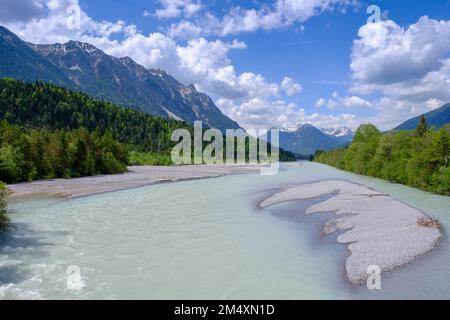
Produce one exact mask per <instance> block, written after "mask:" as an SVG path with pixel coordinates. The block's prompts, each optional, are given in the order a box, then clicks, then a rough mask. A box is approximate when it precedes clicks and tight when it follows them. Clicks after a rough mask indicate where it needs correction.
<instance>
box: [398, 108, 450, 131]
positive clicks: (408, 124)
mask: <svg viewBox="0 0 450 320" xmlns="http://www.w3.org/2000/svg"><path fill="white" fill-rule="evenodd" d="M423 116H424V117H425V119H426V120H427V123H428V126H430V127H435V128H437V129H439V128H442V127H443V126H444V125H446V124H447V123H450V103H447V104H445V105H443V106H442V107H440V108H438V109H435V110H433V111H430V112H427V113H425V114H424V115H423ZM419 121H420V116H418V117H415V118H412V119H409V120H408V121H405V122H403V123H402V124H401V125H399V126H398V127H396V128H395V129H394V130H414V129H415V128H417V125H418V124H419Z"/></svg>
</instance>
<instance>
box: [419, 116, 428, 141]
mask: <svg viewBox="0 0 450 320" xmlns="http://www.w3.org/2000/svg"><path fill="white" fill-rule="evenodd" d="M427 132H428V123H427V119H425V116H424V115H421V116H420V120H419V125H418V126H417V129H416V134H417V135H418V136H419V137H424V136H425V135H426V134H427Z"/></svg>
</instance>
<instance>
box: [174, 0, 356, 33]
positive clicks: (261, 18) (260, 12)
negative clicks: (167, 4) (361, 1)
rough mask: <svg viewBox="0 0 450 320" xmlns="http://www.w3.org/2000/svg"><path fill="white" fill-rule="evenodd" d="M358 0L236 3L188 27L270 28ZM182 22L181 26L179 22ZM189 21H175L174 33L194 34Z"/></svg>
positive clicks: (218, 30)
mask: <svg viewBox="0 0 450 320" xmlns="http://www.w3.org/2000/svg"><path fill="white" fill-rule="evenodd" d="M357 2H358V1H357V0H304V1H298V0H276V1H273V3H271V4H270V5H267V4H266V5H262V6H261V7H260V8H257V9H243V8H241V7H233V8H232V9H230V10H229V11H228V12H227V13H226V14H225V15H224V16H223V17H217V16H215V15H213V14H212V13H210V12H207V13H205V14H204V15H203V16H202V17H201V19H197V20H196V21H195V22H189V24H190V25H189V29H191V30H192V29H193V26H195V27H196V30H197V28H198V29H200V30H201V34H202V35H218V36H227V35H235V34H238V33H241V32H254V31H257V30H259V29H263V30H271V29H276V28H280V27H285V26H289V25H292V24H293V23H295V22H300V23H303V22H305V21H306V20H308V19H309V18H311V17H313V16H315V15H318V14H320V13H322V12H324V11H327V10H328V11H330V10H334V9H336V8H345V7H347V6H350V5H355V4H356V3H357ZM180 25H182V26H180ZM187 26H188V24H187V21H184V20H183V21H181V22H179V23H175V24H173V25H172V26H171V28H170V33H171V34H172V36H174V37H180V38H184V37H186V36H191V35H190V34H189V33H186V27H187Z"/></svg>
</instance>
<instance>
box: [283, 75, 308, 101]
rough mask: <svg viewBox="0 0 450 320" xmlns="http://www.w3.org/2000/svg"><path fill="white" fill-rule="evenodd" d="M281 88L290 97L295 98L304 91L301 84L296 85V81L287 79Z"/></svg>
mask: <svg viewBox="0 0 450 320" xmlns="http://www.w3.org/2000/svg"><path fill="white" fill-rule="evenodd" d="M281 87H282V88H283V90H284V91H285V92H286V94H287V95H288V96H290V97H293V96H295V95H297V94H299V93H301V92H302V91H303V87H302V86H301V84H299V83H296V82H295V81H294V79H292V78H289V77H285V78H284V79H283V81H282V82H281Z"/></svg>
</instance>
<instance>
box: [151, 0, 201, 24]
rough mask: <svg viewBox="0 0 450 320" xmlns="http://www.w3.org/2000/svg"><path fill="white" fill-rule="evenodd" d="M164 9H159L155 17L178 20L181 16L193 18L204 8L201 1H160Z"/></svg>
mask: <svg viewBox="0 0 450 320" xmlns="http://www.w3.org/2000/svg"><path fill="white" fill-rule="evenodd" d="M159 2H160V4H161V6H162V8H161V9H157V10H156V12H155V16H157V17H158V18H159V19H169V18H177V17H179V16H181V15H184V16H186V17H191V16H193V15H194V14H196V13H197V12H198V11H200V10H201V9H202V7H203V5H202V3H201V1H200V0H198V1H193V0H159Z"/></svg>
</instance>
